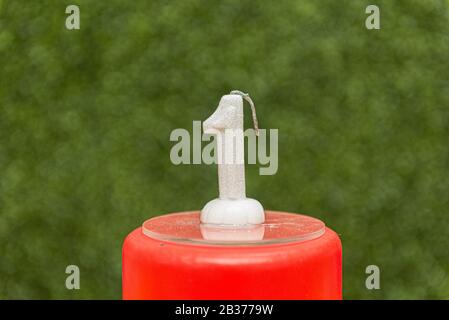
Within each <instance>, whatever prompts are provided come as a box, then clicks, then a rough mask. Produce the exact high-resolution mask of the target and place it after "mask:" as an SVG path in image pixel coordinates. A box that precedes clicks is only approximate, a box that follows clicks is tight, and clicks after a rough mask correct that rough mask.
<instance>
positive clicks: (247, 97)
mask: <svg viewBox="0 0 449 320" xmlns="http://www.w3.org/2000/svg"><path fill="white" fill-rule="evenodd" d="M230 94H237V95H240V96H242V98H243V99H245V100H246V101H247V102H248V103H249V106H250V107H251V112H252V115H253V124H254V131H255V132H256V136H259V123H258V121H257V115H256V106H255V105H254V102H253V100H252V99H251V97H250V96H249V94H248V93H244V92H242V91H240V90H232V91H231V92H230Z"/></svg>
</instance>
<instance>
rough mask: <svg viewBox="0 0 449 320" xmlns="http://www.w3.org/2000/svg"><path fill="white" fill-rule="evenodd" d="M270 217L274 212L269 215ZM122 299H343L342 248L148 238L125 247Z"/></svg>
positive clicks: (325, 239)
mask: <svg viewBox="0 0 449 320" xmlns="http://www.w3.org/2000/svg"><path fill="white" fill-rule="evenodd" d="M268 213H269V212H268ZM122 268H123V269H122V276H123V279H122V281H123V283H122V285H123V299H193V300H195V299H204V300H208V299H236V300H239V299H341V298H342V248H341V242H340V239H339V238H338V236H337V234H336V233H335V232H334V231H332V230H331V229H329V228H325V232H324V234H323V235H321V236H320V237H318V238H315V239H313V240H305V241H291V242H283V243H276V244H272V243H270V244H248V245H235V246H234V245H209V244H199V243H185V242H176V241H168V240H161V239H156V238H152V237H149V236H147V235H145V234H143V232H142V227H139V228H137V229H135V230H134V231H133V232H131V233H130V234H129V235H128V236H127V238H126V239H125V243H124V245H123V266H122Z"/></svg>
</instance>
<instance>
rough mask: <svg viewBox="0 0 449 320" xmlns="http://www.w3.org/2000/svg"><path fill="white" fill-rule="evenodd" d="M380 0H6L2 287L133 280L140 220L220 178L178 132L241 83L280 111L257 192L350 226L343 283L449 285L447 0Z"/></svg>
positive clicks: (439, 294)
mask: <svg viewBox="0 0 449 320" xmlns="http://www.w3.org/2000/svg"><path fill="white" fill-rule="evenodd" d="M375 2H376V3H375V4H377V5H378V6H379V7H380V9H381V29H380V30H367V29H366V28H365V18H366V17H367V15H366V14H365V8H366V6H367V5H369V4H372V1H335V0H320V1H316V0H309V1H295V0H291V1H271V2H268V1H263V2H262V1H247V0H243V1H242V0H240V1H237V0H235V1H219V2H218V1H217V2H211V1H198V0H183V1H146V0H133V1H123V0H109V1H101V2H100V1H88V0H78V1H76V2H72V1H56V0H55V1H23V0H19V1H18V0H0V108H1V109H0V110H1V114H0V298H44V299H47V298H69V299H85V298H101V299H104V298H112V299H116V298H120V297H121V246H122V241H123V239H124V238H125V236H126V235H127V234H128V233H129V232H130V231H131V230H133V229H134V228H136V227H138V226H139V225H140V224H141V223H142V222H143V221H144V220H145V219H147V218H149V217H151V216H155V215H160V214H164V213H169V212H176V211H182V210H190V209H199V208H201V207H202V206H203V205H204V204H205V203H206V202H207V201H208V200H210V199H212V198H214V197H215V196H216V193H217V177H216V167H215V166H206V165H180V166H175V165H173V164H172V163H171V162H170V158H169V152H170V148H171V146H172V145H173V143H171V142H170V141H169V135H170V132H171V131H172V130H173V129H175V128H187V129H189V130H191V127H192V120H203V119H205V118H206V117H207V116H208V115H210V114H211V112H212V111H213V110H214V109H215V107H216V105H217V103H218V100H219V98H220V96H221V95H223V94H225V93H228V92H229V91H230V90H231V89H240V90H242V91H245V92H249V93H250V94H251V96H252V97H253V99H254V101H255V103H256V106H257V112H258V118H259V121H260V124H261V127H262V128H277V129H279V170H278V172H277V174H276V175H273V176H260V175H259V174H258V166H257V165H249V166H247V169H246V175H247V191H248V195H249V196H251V197H254V198H257V199H259V200H260V201H261V202H262V203H263V204H264V206H265V208H270V209H277V210H284V211H291V212H300V213H305V214H309V215H312V216H315V217H318V218H320V219H322V220H323V221H325V222H326V224H327V225H328V226H330V227H331V228H333V229H334V230H336V231H337V232H338V233H339V235H340V236H341V239H342V243H343V251H344V252H343V259H344V261H343V262H344V297H345V298H375V299H381V298H388V299H392V298H401V299H402V298H404V299H408V298H443V299H444V298H446V299H447V298H449V264H448V263H449V250H448V249H449V239H448V238H449V237H448V231H449V222H448V211H449V210H448V206H449V203H448V202H449V201H448V199H449V198H448V195H449V148H448V143H449V126H448V123H449V62H448V54H449V2H447V1H437V0H432V1H430V0H429V1H417V0H415V1H405V0H404V1H399V0H398V1H386V0H383V1H381V0H378V1H375ZM69 4H77V5H79V7H80V11H81V29H80V30H73V31H69V30H67V29H66V28H65V19H66V17H67V15H66V14H65V8H66V6H67V5H69ZM248 111H249V109H245V112H246V115H247V117H246V118H247V119H246V120H247V122H246V124H247V126H250V125H251V122H250V120H249V119H250V117H249V112H248ZM246 120H245V121H246ZM69 264H75V265H78V266H79V267H80V270H81V290H74V291H69V290H67V289H66V288H65V278H66V276H67V275H66V274H65V272H64V271H65V268H66V266H67V265H69ZM371 264H375V265H378V266H379V267H380V270H381V290H372V291H369V290H367V289H366V288H365V278H366V276H367V275H366V274H365V268H366V266H368V265H371Z"/></svg>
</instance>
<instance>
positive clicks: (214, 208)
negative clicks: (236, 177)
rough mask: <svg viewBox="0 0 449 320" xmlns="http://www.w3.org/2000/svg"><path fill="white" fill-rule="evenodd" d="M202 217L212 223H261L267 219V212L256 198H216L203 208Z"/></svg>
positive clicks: (203, 221)
mask: <svg viewBox="0 0 449 320" xmlns="http://www.w3.org/2000/svg"><path fill="white" fill-rule="evenodd" d="M200 219H201V222H202V223H210V224H224V225H247V224H260V223H263V222H264V221H265V212H264V209H263V207H262V205H261V204H260V202H259V201H257V200H255V199H250V198H244V199H235V200H233V199H214V200H212V201H209V202H208V203H207V204H206V205H205V206H204V208H203V210H201V217H200Z"/></svg>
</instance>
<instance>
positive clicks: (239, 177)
mask: <svg viewBox="0 0 449 320" xmlns="http://www.w3.org/2000/svg"><path fill="white" fill-rule="evenodd" d="M243 99H245V100H247V101H248V102H249V103H250V106H251V109H252V115H253V121H254V126H255V130H256V134H258V127H257V118H256V113H255V108H254V104H253V103H252V100H251V99H250V98H249V96H248V95H247V94H244V93H242V92H240V91H232V92H231V93H230V94H228V95H225V96H223V97H222V98H221V100H220V103H219V104H218V107H217V109H216V110H215V112H214V113H213V114H212V115H211V116H210V117H209V118H208V119H207V120H206V121H204V123H203V130H204V133H206V134H212V135H215V138H216V142H217V149H216V150H217V160H218V187H219V198H217V199H214V200H212V201H209V202H208V203H207V204H206V205H205V206H204V208H203V210H201V222H202V223H208V224H223V225H247V224H260V223H263V222H264V220H265V214H264V209H263V207H262V205H261V204H260V202H259V201H257V200H255V199H250V198H246V192H245V163H244V160H245V153H244V135H243Z"/></svg>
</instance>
